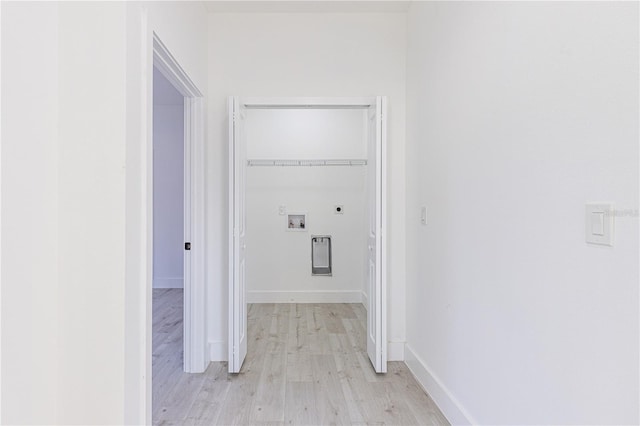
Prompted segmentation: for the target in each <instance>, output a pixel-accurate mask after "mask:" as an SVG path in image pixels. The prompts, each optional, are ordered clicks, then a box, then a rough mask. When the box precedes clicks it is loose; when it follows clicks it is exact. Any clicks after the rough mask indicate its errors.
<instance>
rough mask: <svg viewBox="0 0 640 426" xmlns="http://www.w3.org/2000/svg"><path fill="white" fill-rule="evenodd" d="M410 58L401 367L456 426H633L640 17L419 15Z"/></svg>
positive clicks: (505, 6)
mask: <svg viewBox="0 0 640 426" xmlns="http://www.w3.org/2000/svg"><path fill="white" fill-rule="evenodd" d="M408 45H409V47H408V62H407V71H408V77H407V113H408V114H407V267H408V268H407V351H408V353H407V362H408V364H409V365H410V367H411V368H412V370H413V371H414V372H416V373H417V375H418V377H420V378H421V379H422V381H423V384H424V385H425V386H426V387H427V390H428V391H429V392H430V393H431V395H432V396H433V397H434V399H435V400H436V402H437V403H438V405H439V406H440V407H441V408H442V409H443V411H444V412H445V414H446V415H447V416H448V418H449V420H451V421H452V422H453V423H464V422H472V423H478V424H522V423H532V424H586V423H589V424H637V423H638V422H639V421H640V419H639V417H638V416H639V414H638V413H639V411H638V408H639V407H638V401H639V396H640V395H639V391H638V373H639V371H638V359H639V350H638V339H639V331H640V330H639V328H638V313H639V311H638V281H639V273H638V229H639V227H638V214H637V212H638V168H639V167H638V137H639V131H638V112H639V111H638V47H639V46H638V4H637V3H587V2H572V3H519V2H500V3H488V2H480V3H472V2H460V3H444V2H435V3H422V2H414V3H413V5H412V7H411V10H410V12H409V33H408ZM603 201H611V202H614V203H615V205H616V208H617V211H618V215H619V216H618V217H616V224H615V226H616V231H615V246H614V247H594V246H588V245H587V244H585V223H584V220H585V219H584V216H585V203H587V202H603ZM421 206H427V207H428V213H429V215H428V225H426V226H423V225H421V224H420V207H421Z"/></svg>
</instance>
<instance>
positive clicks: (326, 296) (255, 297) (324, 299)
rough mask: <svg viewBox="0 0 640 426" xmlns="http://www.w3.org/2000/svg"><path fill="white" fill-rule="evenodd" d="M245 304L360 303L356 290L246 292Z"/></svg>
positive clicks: (360, 297)
mask: <svg viewBox="0 0 640 426" xmlns="http://www.w3.org/2000/svg"><path fill="white" fill-rule="evenodd" d="M247 303H362V292H360V291H358V290H353V291H349V290H335V291H248V292H247Z"/></svg>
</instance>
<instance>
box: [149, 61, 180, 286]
mask: <svg viewBox="0 0 640 426" xmlns="http://www.w3.org/2000/svg"><path fill="white" fill-rule="evenodd" d="M153 78H154V80H153V100H154V105H153V166H154V167H153V287H154V288H183V286H184V284H183V283H184V279H183V278H184V260H183V258H184V247H183V245H184V105H183V97H182V96H181V95H180V93H179V92H178V91H177V90H176V89H174V88H173V87H172V86H171V84H170V83H169V82H168V81H167V79H166V78H164V77H163V76H162V74H161V73H160V72H159V71H157V70H155V69H154V73H153ZM176 103H177V104H176ZM172 104H173V105H172Z"/></svg>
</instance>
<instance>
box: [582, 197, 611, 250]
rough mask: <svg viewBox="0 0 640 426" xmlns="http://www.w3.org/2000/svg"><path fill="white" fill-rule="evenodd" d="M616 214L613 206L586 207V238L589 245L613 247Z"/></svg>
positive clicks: (593, 205) (604, 204)
mask: <svg viewBox="0 0 640 426" xmlns="http://www.w3.org/2000/svg"><path fill="white" fill-rule="evenodd" d="M614 213H615V211H614V209H613V204H606V203H598V204H596V203H593V204H587V205H586V206H585V236H586V241H587V243H589V244H598V245H602V246H613V233H614V225H615V222H614V219H615V214H614Z"/></svg>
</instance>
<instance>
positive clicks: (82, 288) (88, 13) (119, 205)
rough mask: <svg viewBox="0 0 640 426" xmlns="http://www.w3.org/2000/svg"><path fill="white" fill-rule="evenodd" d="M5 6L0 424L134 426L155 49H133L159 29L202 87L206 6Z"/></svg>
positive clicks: (140, 402)
mask: <svg viewBox="0 0 640 426" xmlns="http://www.w3.org/2000/svg"><path fill="white" fill-rule="evenodd" d="M2 12H3V13H2V56H3V63H2V65H3V69H2V71H3V72H2V80H3V81H2V88H3V91H2V105H3V108H2V122H3V126H2V146H3V154H5V155H3V157H2V161H3V163H2V231H3V232H2V248H3V249H2V266H3V267H2V294H3V298H2V303H3V306H2V316H3V321H2V339H3V342H2V343H3V344H2V349H3V357H2V363H3V366H2V367H3V368H2V370H3V376H2V379H3V380H2V388H3V389H2V398H3V401H2V407H3V410H2V419H1V421H2V423H7V424H16V423H44V424H56V423H60V424H73V423H77V424H123V423H136V424H142V423H145V421H146V418H145V416H146V415H148V414H149V413H150V401H145V400H144V394H145V390H147V384H146V383H147V382H146V381H145V377H149V374H150V370H145V368H146V366H145V363H144V362H141V360H143V358H142V356H141V355H143V352H144V347H145V345H144V344H143V343H144V342H143V340H142V334H141V331H142V329H143V328H142V326H143V322H141V318H144V317H145V315H144V310H143V311H142V312H141V309H140V306H141V305H142V304H143V301H144V299H145V298H146V297H147V292H146V291H147V289H146V288H145V281H144V279H142V277H143V272H144V270H145V269H144V268H145V263H144V262H143V254H144V250H143V245H144V242H143V241H141V239H140V235H141V229H142V230H144V227H141V226H140V225H141V218H142V217H143V208H144V201H145V199H144V198H143V197H142V195H143V192H142V188H143V187H144V185H145V184H146V180H145V179H147V178H148V177H149V176H147V175H146V174H145V172H144V171H145V170H146V169H145V161H146V159H145V158H144V152H145V151H144V145H143V144H144V141H145V140H146V138H145V137H144V134H145V129H146V128H147V126H150V125H151V116H150V115H149V116H147V115H145V111H146V107H145V106H144V105H143V102H142V101H143V97H145V96H146V95H147V94H150V91H151V68H145V67H144V66H145V63H146V64H149V63H150V62H149V59H150V54H151V52H150V51H149V52H142V51H141V50H140V49H141V46H143V43H142V40H143V39H146V38H147V37H150V35H151V31H156V32H157V33H158V34H159V35H160V36H161V37H162V39H163V41H164V42H165V44H166V45H167V46H169V48H170V49H171V50H172V52H174V53H175V56H176V58H178V60H179V61H181V63H182V65H183V67H184V68H185V69H186V70H187V72H188V73H189V74H190V75H192V79H193V80H194V81H195V82H196V83H197V84H199V85H200V88H201V90H202V91H206V79H205V78H204V77H205V76H206V49H205V46H206V43H207V36H206V25H207V22H206V14H205V12H204V6H203V5H202V4H199V3H191V2H189V3H167V4H160V3H143V4H142V3H126V4H125V3H123V2H115V3H79V2H76V3H46V4H45V3H27V2H20V3H6V2H3V4H2ZM9 81H10V83H9ZM7 105H11V108H7V107H6V106H7ZM9 224H10V225H9ZM7 248H11V249H10V250H8V249H7ZM125 283H126V285H125ZM148 291H149V292H150V289H148ZM147 325H148V327H149V330H150V323H149V324H147ZM9 347H12V348H14V349H8V348H9ZM149 359H150V356H149ZM149 390H150V389H149ZM145 404H146V405H145Z"/></svg>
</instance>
